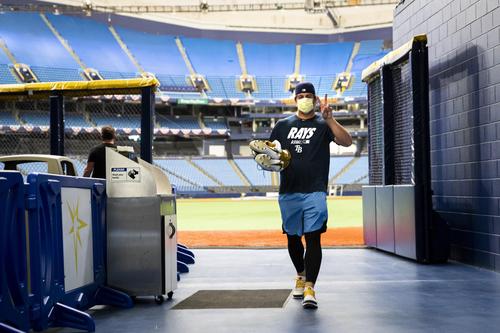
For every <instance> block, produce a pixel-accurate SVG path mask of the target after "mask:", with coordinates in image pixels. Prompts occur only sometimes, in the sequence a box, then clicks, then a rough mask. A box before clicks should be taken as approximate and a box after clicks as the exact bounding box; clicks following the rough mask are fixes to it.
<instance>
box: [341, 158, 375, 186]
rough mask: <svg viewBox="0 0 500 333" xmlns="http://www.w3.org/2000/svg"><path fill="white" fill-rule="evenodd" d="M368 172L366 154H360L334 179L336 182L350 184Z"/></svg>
mask: <svg viewBox="0 0 500 333" xmlns="http://www.w3.org/2000/svg"><path fill="white" fill-rule="evenodd" d="M367 174H368V156H361V157H360V158H359V160H358V161H356V162H355V163H354V164H353V165H351V167H350V168H349V169H347V170H346V172H345V173H344V174H343V175H341V176H340V177H339V179H337V180H336V183H337V184H352V183H354V182H355V181H356V180H358V179H359V178H361V177H363V176H365V175H367Z"/></svg>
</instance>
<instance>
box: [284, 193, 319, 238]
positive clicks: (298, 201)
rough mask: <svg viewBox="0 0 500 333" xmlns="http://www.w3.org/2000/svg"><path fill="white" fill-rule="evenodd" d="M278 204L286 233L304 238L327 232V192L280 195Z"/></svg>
mask: <svg viewBox="0 0 500 333" xmlns="http://www.w3.org/2000/svg"><path fill="white" fill-rule="evenodd" d="M278 202H279V205H280V210H281V219H282V220H283V232H284V233H286V234H288V235H298V236H302V235H303V234H305V233H309V232H313V231H318V230H321V232H325V231H326V222H327V221H328V209H327V207H326V193H325V192H313V193H285V194H280V196H279V198H278Z"/></svg>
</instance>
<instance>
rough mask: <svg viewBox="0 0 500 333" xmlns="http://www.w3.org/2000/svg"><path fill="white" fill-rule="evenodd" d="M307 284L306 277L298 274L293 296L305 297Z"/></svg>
mask: <svg viewBox="0 0 500 333" xmlns="http://www.w3.org/2000/svg"><path fill="white" fill-rule="evenodd" d="M305 286H306V278H305V277H304V276H300V275H299V276H297V277H296V278H295V288H293V292H292V295H293V298H302V297H304V287H305Z"/></svg>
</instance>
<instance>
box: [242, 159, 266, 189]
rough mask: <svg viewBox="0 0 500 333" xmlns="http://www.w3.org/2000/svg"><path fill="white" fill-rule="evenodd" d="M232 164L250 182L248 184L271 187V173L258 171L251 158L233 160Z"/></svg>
mask: <svg viewBox="0 0 500 333" xmlns="http://www.w3.org/2000/svg"><path fill="white" fill-rule="evenodd" d="M234 162H235V163H236V164H237V165H238V167H239V168H240V170H241V171H242V172H243V174H244V175H245V176H246V177H247V179H248V180H249V181H250V184H252V185H255V186H271V185H272V179H271V173H270V172H267V171H263V170H259V168H258V166H257V163H255V161H254V160H253V158H235V159H234Z"/></svg>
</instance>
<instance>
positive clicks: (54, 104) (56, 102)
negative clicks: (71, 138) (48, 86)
mask: <svg viewBox="0 0 500 333" xmlns="http://www.w3.org/2000/svg"><path fill="white" fill-rule="evenodd" d="M49 102H50V154H51V155H64V97H63V96H62V95H55V96H50V97H49Z"/></svg>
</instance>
